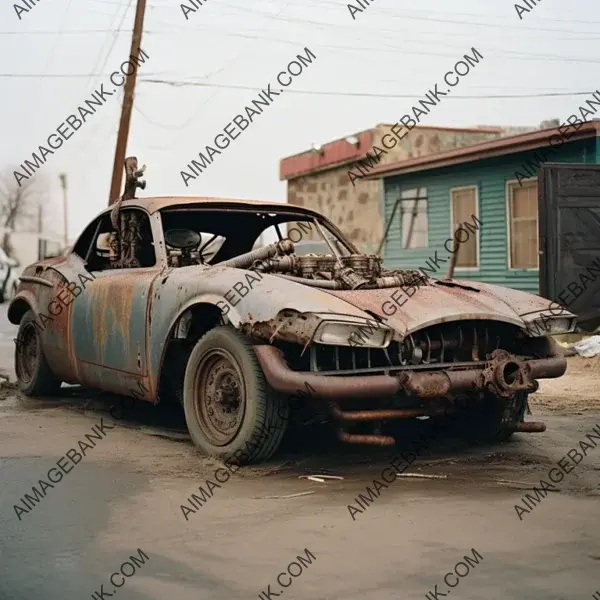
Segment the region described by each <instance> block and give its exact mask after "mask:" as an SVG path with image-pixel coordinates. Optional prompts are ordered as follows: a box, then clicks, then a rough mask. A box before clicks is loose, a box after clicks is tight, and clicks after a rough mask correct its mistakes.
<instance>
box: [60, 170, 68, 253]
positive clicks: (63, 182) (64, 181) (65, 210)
mask: <svg viewBox="0 0 600 600" xmlns="http://www.w3.org/2000/svg"><path fill="white" fill-rule="evenodd" d="M59 178H60V185H61V186H62V191H63V221H64V223H63V229H64V237H65V250H66V249H67V248H68V246H69V223H68V218H67V216H68V208H67V174H66V173H61V174H60V175H59Z"/></svg>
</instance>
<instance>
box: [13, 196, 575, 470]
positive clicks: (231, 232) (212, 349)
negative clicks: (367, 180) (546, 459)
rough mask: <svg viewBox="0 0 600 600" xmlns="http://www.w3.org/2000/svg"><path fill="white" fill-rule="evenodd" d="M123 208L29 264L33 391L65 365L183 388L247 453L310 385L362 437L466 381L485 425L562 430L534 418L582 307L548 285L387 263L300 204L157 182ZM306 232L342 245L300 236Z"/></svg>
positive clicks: (107, 378)
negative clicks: (165, 187) (533, 290)
mask: <svg viewBox="0 0 600 600" xmlns="http://www.w3.org/2000/svg"><path fill="white" fill-rule="evenodd" d="M118 210H119V211H120V212H119V214H120V216H121V217H123V218H122V219H121V220H117V221H115V219H114V218H112V217H111V214H112V215H113V216H114V209H113V210H112V211H111V208H110V207H109V208H107V209H105V210H104V211H102V212H101V213H100V214H99V215H98V216H96V218H94V219H93V220H92V221H91V222H90V223H89V225H88V226H87V227H86V228H85V229H84V230H83V232H82V233H81V235H80V236H79V238H78V239H77V241H76V242H75V244H74V245H73V247H72V248H71V250H70V252H69V253H68V254H67V255H66V256H64V257H56V258H51V259H46V260H41V261H39V262H37V263H34V264H32V265H30V266H28V267H27V268H26V269H25V270H24V271H23V274H22V275H21V277H20V284H19V288H18V291H17V294H16V296H15V297H14V299H13V300H12V301H11V303H10V306H9V309H8V318H9V320H10V322H11V323H13V324H15V325H18V326H19V333H18V338H17V344H16V347H15V368H16V373H17V378H18V385H19V387H20V389H21V390H22V391H23V392H24V393H25V394H29V395H42V396H43V395H51V394H55V393H56V392H57V391H58V390H59V388H60V386H61V384H62V383H63V382H64V383H68V384H81V385H83V386H86V387H90V388H99V389H102V390H106V391H108V392H112V393H115V394H121V395H129V396H135V397H136V398H138V399H140V398H141V399H143V400H146V401H148V402H152V403H155V404H156V403H158V402H166V401H169V400H174V401H176V402H180V403H181V404H182V405H183V411H184V413H185V418H186V423H187V427H188V429H189V432H190V435H191V438H192V440H193V442H194V444H195V445H196V446H197V448H198V449H199V450H200V451H201V452H202V453H204V454H206V455H211V456H216V457H218V458H220V459H222V460H225V461H229V462H232V463H236V462H237V463H250V462H255V463H256V462H262V461H265V460H266V459H268V458H269V457H270V456H272V455H273V453H274V452H275V451H276V450H277V448H278V446H279V445H280V443H281V440H282V436H283V434H284V432H285V430H286V427H287V426H288V425H289V421H290V410H289V398H290V395H291V394H297V393H298V390H310V396H311V398H310V400H311V402H316V404H317V405H319V406H320V407H322V409H323V412H324V413H325V414H327V415H328V417H329V418H330V422H331V423H332V424H333V426H334V428H335V431H337V435H338V436H339V438H340V439H341V440H343V441H345V442H350V443H366V444H378V445H382V446H385V445H393V444H395V443H396V442H397V438H396V437H394V435H392V434H391V433H390V432H392V431H393V426H396V425H398V423H400V421H398V420H399V419H415V418H418V419H422V420H426V419H427V418H437V417H439V415H443V414H450V413H451V411H452V410H454V408H456V407H455V406H454V403H455V402H456V399H457V398H458V397H459V396H461V397H464V396H465V395H466V396H467V397H468V398H470V399H471V400H472V403H471V405H470V407H469V409H468V411H466V412H465V413H464V414H461V415H460V418H459V420H460V422H461V423H463V424H464V425H465V427H464V431H465V432H467V433H470V434H473V435H474V437H477V438H479V439H493V440H498V439H506V438H508V437H509V436H510V435H512V434H513V433H514V432H532V431H543V430H545V424H544V423H540V422H526V421H525V414H526V406H527V398H528V395H529V394H531V393H532V392H534V391H535V390H536V389H537V387H538V380H539V379H543V378H551V377H560V376H561V375H563V374H564V372H565V370H566V360H565V358H564V356H563V354H562V352H561V350H560V347H559V346H558V345H557V343H556V342H555V341H554V339H553V337H552V336H553V335H554V334H561V333H565V332H569V331H572V330H573V328H574V327H575V315H573V314H571V313H570V312H568V311H566V310H563V311H562V312H560V313H559V316H553V315H552V314H549V313H548V301H547V300H545V299H544V298H541V297H539V296H535V295H532V294H530V293H526V292H523V291H519V290H515V289H509V288H504V287H500V286H496V285H488V284H483V283H477V282H474V281H471V280H469V281H462V280H459V279H451V280H450V279H444V278H434V277H430V276H427V277H425V276H424V272H423V271H422V270H416V269H389V268H386V267H385V266H384V264H383V262H382V259H381V258H380V257H379V256H377V255H372V254H364V253H362V252H360V251H359V249H358V248H357V247H356V246H355V245H354V244H353V243H352V242H351V241H350V240H349V239H348V238H347V237H346V236H345V235H344V234H343V233H342V232H341V231H340V230H339V229H338V227H336V226H335V225H334V224H333V223H332V222H331V221H330V220H329V219H327V218H326V217H325V216H323V215H321V214H320V213H318V212H316V211H313V210H310V209H308V208H304V207H300V206H295V205H286V204H280V203H274V202H271V203H269V202H258V201H250V200H233V199H222V198H204V197H186V198H182V197H147V198H135V199H127V200H124V201H123V202H120V205H119V207H118ZM127 223H129V225H130V226H131V227H132V231H131V232H129V233H128V231H127V227H126V226H127ZM303 237H304V238H305V239H306V240H308V239H310V240H313V241H317V242H319V243H321V244H322V245H323V244H325V245H326V247H327V250H326V251H323V252H322V253H311V252H309V253H308V254H306V253H305V254H302V253H300V252H298V253H296V252H295V243H298V242H300V241H301V238H303ZM76 292H77V293H76ZM542 321H543V327H539V326H538V325H539V323H540V322H542ZM307 402H308V399H307ZM448 411H450V412H448ZM265 432H267V433H266V434H265ZM248 446H252V447H253V448H254V451H253V452H250V453H243V452H240V449H242V448H247V447H248Z"/></svg>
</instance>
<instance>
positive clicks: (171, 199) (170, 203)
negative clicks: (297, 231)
mask: <svg viewBox="0 0 600 600" xmlns="http://www.w3.org/2000/svg"><path fill="white" fill-rule="evenodd" d="M193 204H206V205H213V206H216V205H220V206H222V205H223V204H230V205H231V206H232V208H233V207H235V208H243V207H247V208H252V207H257V208H272V209H274V210H281V209H284V210H294V211H298V212H304V213H310V214H315V215H319V216H323V215H321V213H319V212H316V211H313V210H311V209H308V208H304V207H303V206H296V205H295V204H287V203H285V202H265V201H264V200H243V199H239V198H215V197H210V196H209V197H207V196H154V197H149V198H134V199H132V200H125V201H124V202H123V203H122V204H121V206H122V207H125V206H139V207H141V208H145V209H146V210H147V211H148V212H149V213H150V214H153V213H155V212H156V211H158V210H162V209H163V208H176V207H177V206H181V205H184V206H185V205H193ZM108 208H112V207H108ZM108 208H107V209H106V210H108Z"/></svg>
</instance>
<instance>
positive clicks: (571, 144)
mask: <svg viewBox="0 0 600 600" xmlns="http://www.w3.org/2000/svg"><path fill="white" fill-rule="evenodd" d="M561 129H562V130H563V131H565V136H566V137H568V138H569V139H568V140H566V139H565V137H564V136H561V134H559V133H558V130H557V129H547V130H541V131H534V132H532V133H526V134H522V135H518V136H511V137H506V138H500V139H496V140H492V141H488V142H483V143H480V144H475V145H473V146H467V147H463V148H458V149H455V150H450V151H447V152H441V153H437V154H430V155H426V156H423V157H416V158H410V159H407V160H404V161H401V162H397V163H393V164H389V165H382V166H379V167H376V168H375V169H373V170H372V171H371V172H370V173H369V176H368V178H369V179H373V178H381V179H382V180H383V185H382V186H381V189H382V198H381V204H382V207H381V209H382V210H381V214H383V215H385V219H384V223H385V227H387V228H388V229H387V236H386V237H385V241H384V244H383V249H382V255H383V257H384V262H385V265H386V266H387V267H390V268H411V269H412V268H416V269H418V268H421V267H426V268H427V270H428V271H429V272H430V273H432V271H436V273H435V274H432V276H435V277H445V276H446V275H447V273H448V267H449V265H450V256H451V254H450V252H449V250H450V251H452V250H453V249H455V248H458V250H457V252H458V254H457V264H456V268H455V272H454V277H455V278H457V279H472V280H477V281H483V282H486V283H493V284H498V285H503V286H507V287H511V288H516V289H520V290H525V291H529V292H534V293H537V292H538V285H539V278H538V264H539V263H538V256H539V255H538V199H537V170H538V168H539V165H540V164H541V163H543V162H551V163H561V162H567V163H600V137H599V135H600V122H595V121H592V122H589V123H585V124H584V125H583V126H580V129H579V130H577V131H573V128H570V129H568V130H565V128H564V127H561ZM552 136H555V137H552ZM551 144H552V146H551ZM390 220H391V221H390ZM465 222H467V223H470V224H471V225H470V226H469V227H463V231H462V232H460V233H459V235H458V239H459V240H461V242H462V243H460V244H458V243H457V244H455V243H454V242H453V241H452V233H453V231H455V230H456V227H458V226H460V224H461V223H465ZM476 227H479V230H478V231H474V230H475V229H476ZM469 231H470V232H471V233H468V232H469ZM448 239H450V240H451V241H450V242H449V243H447V240H448ZM436 251H437V258H436ZM434 263H437V265H436V266H435V265H434Z"/></svg>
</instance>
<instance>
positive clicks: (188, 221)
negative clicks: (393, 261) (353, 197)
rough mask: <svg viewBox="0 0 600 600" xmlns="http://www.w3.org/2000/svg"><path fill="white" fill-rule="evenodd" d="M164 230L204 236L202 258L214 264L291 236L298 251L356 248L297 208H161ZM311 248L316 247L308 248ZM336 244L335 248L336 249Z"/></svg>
mask: <svg viewBox="0 0 600 600" xmlns="http://www.w3.org/2000/svg"><path fill="white" fill-rule="evenodd" d="M161 219H162V225H163V231H165V232H167V231H171V230H176V229H188V230H192V231H194V232H197V233H199V234H200V236H201V242H200V246H199V249H200V250H201V252H200V254H201V255H202V261H203V262H205V263H208V264H214V263H218V262H221V261H223V260H229V259H231V258H234V257H236V256H239V255H240V254H244V253H245V252H249V251H250V250H253V249H257V248H262V247H263V246H266V245H268V244H272V243H273V242H276V241H278V240H280V239H284V238H289V239H290V240H292V242H294V244H295V245H297V250H298V254H307V253H309V252H312V253H319V254H334V253H337V254H339V255H340V256H348V255H349V254H352V253H353V252H356V251H355V250H354V248H352V246H351V245H350V244H349V243H348V242H347V241H346V240H344V239H343V238H342V237H341V236H339V235H337V234H336V233H335V232H334V231H332V230H331V229H330V227H329V226H328V223H327V222H326V221H325V220H323V219H316V218H314V217H312V216H311V215H304V214H301V213H296V212H293V211H289V212H287V211H286V212H284V211H282V212H273V211H272V210H248V209H237V208H235V209H230V208H227V209H222V210H214V209H212V210H205V209H194V208H174V209H165V210H163V211H161ZM307 248H312V249H311V250H308V251H307ZM332 248H333V249H332Z"/></svg>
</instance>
